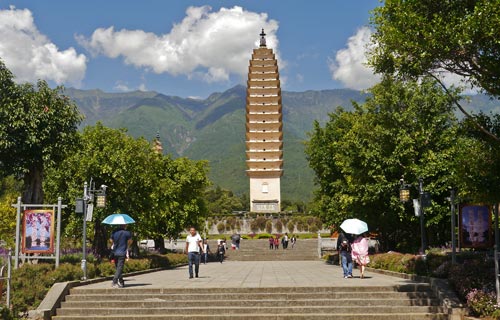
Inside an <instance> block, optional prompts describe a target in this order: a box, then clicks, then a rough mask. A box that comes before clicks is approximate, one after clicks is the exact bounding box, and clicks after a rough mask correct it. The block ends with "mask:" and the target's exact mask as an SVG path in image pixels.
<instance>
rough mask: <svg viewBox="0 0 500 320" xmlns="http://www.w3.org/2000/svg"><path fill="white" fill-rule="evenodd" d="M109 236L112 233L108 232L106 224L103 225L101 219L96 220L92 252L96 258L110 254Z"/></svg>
mask: <svg viewBox="0 0 500 320" xmlns="http://www.w3.org/2000/svg"><path fill="white" fill-rule="evenodd" d="M109 237H110V234H108V232H107V230H106V228H105V227H104V225H102V224H101V222H100V221H98V220H96V221H95V229H94V241H93V242H92V252H93V253H94V255H95V256H96V258H98V259H100V258H102V257H106V256H107V255H108V253H109V248H108V247H109V246H108V244H109V241H108V240H109Z"/></svg>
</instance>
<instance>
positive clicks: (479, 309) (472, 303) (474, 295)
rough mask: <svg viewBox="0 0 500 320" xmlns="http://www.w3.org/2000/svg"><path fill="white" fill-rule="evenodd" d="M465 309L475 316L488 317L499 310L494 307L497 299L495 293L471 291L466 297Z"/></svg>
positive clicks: (478, 290)
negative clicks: (467, 308)
mask: <svg viewBox="0 0 500 320" xmlns="http://www.w3.org/2000/svg"><path fill="white" fill-rule="evenodd" d="M466 298H467V307H469V309H470V310H471V311H472V314H473V315H475V316H480V317H483V316H489V315H492V314H493V312H495V311H497V310H500V308H499V307H498V306H497V305H496V302H497V297H496V293H495V291H488V290H480V289H472V290H471V291H470V292H469V293H468V294H467V296H466Z"/></svg>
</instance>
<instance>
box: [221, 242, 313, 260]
mask: <svg viewBox="0 0 500 320" xmlns="http://www.w3.org/2000/svg"><path fill="white" fill-rule="evenodd" d="M228 247H229V250H227V251H226V257H227V259H228V260H229V261H290V260H297V261H311V260H317V259H318V240H317V239H302V240H300V242H297V244H296V245H295V247H294V248H293V249H292V247H291V244H289V245H288V249H286V250H284V249H283V247H282V246H281V244H280V247H279V249H277V250H274V249H273V250H271V249H269V242H268V240H267V239H256V240H243V241H242V242H241V245H240V249H239V250H232V249H231V244H230V243H228ZM211 248H214V247H212V246H211ZM212 251H214V250H212Z"/></svg>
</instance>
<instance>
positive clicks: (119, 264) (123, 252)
mask: <svg viewBox="0 0 500 320" xmlns="http://www.w3.org/2000/svg"><path fill="white" fill-rule="evenodd" d="M110 241H111V250H112V252H113V255H114V260H115V268H116V270H115V275H114V277H113V282H112V283H111V286H112V287H113V288H123V286H124V285H125V282H124V280H123V266H124V265H125V259H126V258H127V257H128V246H129V245H130V244H131V243H132V234H131V233H130V231H128V230H127V225H126V224H124V225H121V226H120V227H119V228H118V229H116V230H115V231H113V233H112V234H111V238H110Z"/></svg>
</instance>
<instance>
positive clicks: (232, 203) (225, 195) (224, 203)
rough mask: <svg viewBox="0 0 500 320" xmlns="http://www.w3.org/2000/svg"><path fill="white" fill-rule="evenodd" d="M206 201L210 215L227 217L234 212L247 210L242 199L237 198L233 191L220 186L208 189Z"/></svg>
mask: <svg viewBox="0 0 500 320" xmlns="http://www.w3.org/2000/svg"><path fill="white" fill-rule="evenodd" d="M205 200H206V203H207V211H208V214H210V215H227V214H231V213H232V212H233V211H243V210H244V209H245V204H244V203H243V199H242V198H241V197H238V196H235V195H234V194H233V192H232V191H230V190H224V189H222V188H221V187H220V186H217V187H215V188H211V189H208V190H207V192H206V194H205Z"/></svg>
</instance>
